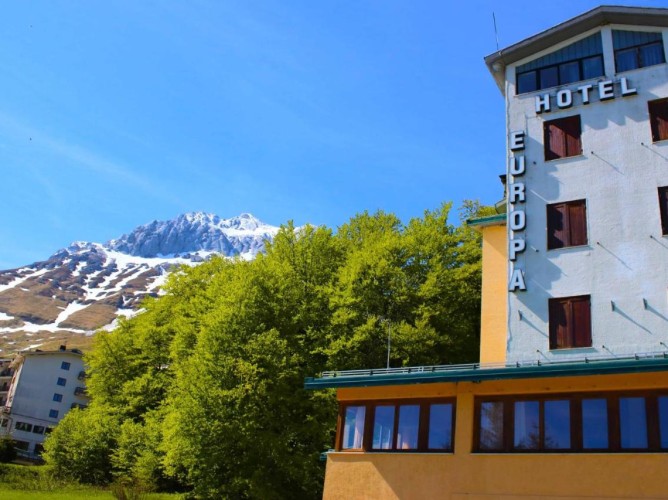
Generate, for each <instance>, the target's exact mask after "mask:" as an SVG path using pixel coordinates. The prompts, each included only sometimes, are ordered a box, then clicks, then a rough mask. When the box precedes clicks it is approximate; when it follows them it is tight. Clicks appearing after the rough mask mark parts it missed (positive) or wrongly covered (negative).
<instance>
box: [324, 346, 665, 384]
mask: <svg viewBox="0 0 668 500" xmlns="http://www.w3.org/2000/svg"><path fill="white" fill-rule="evenodd" d="M658 358H666V359H668V351H657V352H645V353H636V354H630V355H620V356H610V355H609V354H607V355H606V354H597V355H593V356H583V357H581V358H571V359H563V360H552V359H547V358H546V359H535V360H524V361H516V362H513V363H469V364H461V365H431V366H404V367H401V368H374V369H364V370H336V371H325V372H322V373H321V374H320V377H321V378H336V377H371V376H374V375H399V374H401V375H408V374H421V373H451V372H460V371H468V370H485V369H490V368H497V369H498V368H525V367H531V366H554V365H572V364H581V363H599V362H602V361H624V360H626V361H632V360H641V359H658Z"/></svg>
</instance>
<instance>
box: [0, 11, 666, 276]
mask: <svg viewBox="0 0 668 500" xmlns="http://www.w3.org/2000/svg"><path fill="white" fill-rule="evenodd" d="M608 3H609V2H608ZM597 5H598V4H597V3H596V2H590V1H582V0H578V1H562V2H536V1H504V2H498V1H497V2H493V1H475V0H471V1H467V2H450V1H446V0H440V1H427V0H421V1H420V0H416V1H412V2H408V1H392V0H377V1H371V0H356V1H336V2H335V1H325V0H317V1H313V0H304V1H292V0H283V1H270V0H266V1H264V0H263V1H257V2H247V1H213V0H212V1H194V0H189V1H187V2H182V1H178V2H177V1H166V0H161V1H136V2H135V1H130V0H126V1H115V0H105V1H104V2H102V1H99V2H89V1H51V0H49V1H43V2H40V1H32V2H8V3H6V4H5V5H3V12H2V16H1V18H0V40H1V43H0V71H1V72H2V75H3V76H2V78H0V169H1V172H2V177H0V182H1V184H0V186H1V187H2V189H1V191H0V193H1V196H0V217H1V219H0V242H1V243H0V269H8V268H12V267H16V266H20V265H23V264H29V263H31V262H33V261H36V260H43V259H45V258H47V257H48V256H49V255H51V254H52V253H53V252H54V251H56V250H57V249H59V248H62V247H64V246H66V245H68V244H69V243H70V242H71V241H74V240H87V241H99V242H104V241H107V240H109V239H111V238H114V237H118V236H120V235H121V234H123V233H126V232H128V231H130V230H132V229H133V228H134V227H135V226H137V225H139V224H143V223H146V222H149V221H151V220H154V219H170V218H173V217H175V216H177V215H178V214H180V213H183V212H188V211H206V212H213V213H216V214H218V215H220V216H221V217H232V216H234V215H238V214H239V213H242V212H251V213H253V214H255V215H256V216H257V217H259V218H260V219H262V220H263V221H265V222H268V223H270V224H275V225H279V224H281V223H284V222H285V221H287V220H289V219H292V220H294V221H295V223H296V224H304V223H313V224H325V225H328V226H330V227H337V226H338V225H340V224H341V223H343V222H345V221H347V220H348V219H349V218H350V217H351V216H353V215H354V214H355V213H358V212H361V211H364V210H369V211H375V210H377V209H383V210H385V211H389V212H394V213H396V214H397V215H398V216H399V217H400V218H402V219H403V220H405V221H408V219H410V218H411V217H415V216H420V215H421V214H422V213H423V211H424V210H425V209H434V208H436V207H438V206H439V205H440V203H441V202H443V201H453V202H454V203H455V205H456V206H457V205H459V204H460V203H461V201H462V200H464V199H479V200H480V201H481V202H483V203H487V204H490V203H493V202H495V201H497V200H498V199H499V198H500V197H501V195H502V192H501V185H500V183H499V181H498V174H500V173H502V171H503V170H504V157H505V151H504V140H505V139H504V134H505V132H504V109H503V99H502V97H501V94H500V92H499V90H498V89H497V87H496V85H495V84H494V82H493V80H492V77H491V76H490V75H489V73H488V71H487V68H486V67H485V65H484V63H483V57H484V56H485V55H487V54H489V53H491V52H493V51H494V50H495V49H496V42H495V36H494V27H493V22H492V12H494V13H495V15H496V20H497V26H498V37H499V43H500V46H501V47H504V46H507V45H510V44H512V43H515V42H517V41H519V40H521V39H523V38H526V37H527V36H530V35H532V34H535V33H537V32H539V31H542V30H544V29H546V28H549V27H550V26H552V25H554V24H557V23H559V22H562V21H565V20H566V19H568V18H570V17H573V16H576V15H578V14H580V13H583V12H585V11H587V10H589V9H590V8H593V7H595V6H597ZM624 5H643V6H656V7H666V6H668V5H667V4H666V2H652V1H642V2H634V1H630V0H629V1H626V2H624Z"/></svg>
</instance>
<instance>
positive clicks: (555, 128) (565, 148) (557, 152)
mask: <svg viewBox="0 0 668 500" xmlns="http://www.w3.org/2000/svg"><path fill="white" fill-rule="evenodd" d="M581 128H582V127H581V125H580V115H575V116H567V117H565V118H559V119H557V120H550V121H546V122H545V123H544V124H543V139H544V142H543V144H544V148H545V161H550V160H558V159H559V158H568V157H569V156H577V155H579V154H582V143H581V142H580V135H581Z"/></svg>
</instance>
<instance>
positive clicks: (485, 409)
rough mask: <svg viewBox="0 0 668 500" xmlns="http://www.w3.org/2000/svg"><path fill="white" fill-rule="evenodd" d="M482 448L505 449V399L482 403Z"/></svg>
mask: <svg viewBox="0 0 668 500" xmlns="http://www.w3.org/2000/svg"><path fill="white" fill-rule="evenodd" d="M480 449H481V450H501V449H503V401H487V402H484V403H482V404H481V405H480Z"/></svg>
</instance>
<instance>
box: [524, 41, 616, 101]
mask: <svg viewBox="0 0 668 500" xmlns="http://www.w3.org/2000/svg"><path fill="white" fill-rule="evenodd" d="M515 73H516V75H517V93H518V94H524V93H526V92H533V91H534V90H541V89H546V88H549V87H556V86H557V85H565V84H567V83H573V82H578V81H581V80H587V79H589V78H596V77H599V76H602V75H603V46H602V43H601V35H600V33H596V34H594V35H591V36H589V37H587V38H585V39H583V40H580V41H578V42H575V43H573V44H571V45H569V46H567V47H564V48H562V49H560V50H557V51H555V52H552V53H551V54H547V55H545V56H543V57H540V58H538V59H534V60H533V61H530V62H528V63H526V64H522V65H521V66H518V67H517V69H516V70H515Z"/></svg>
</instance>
